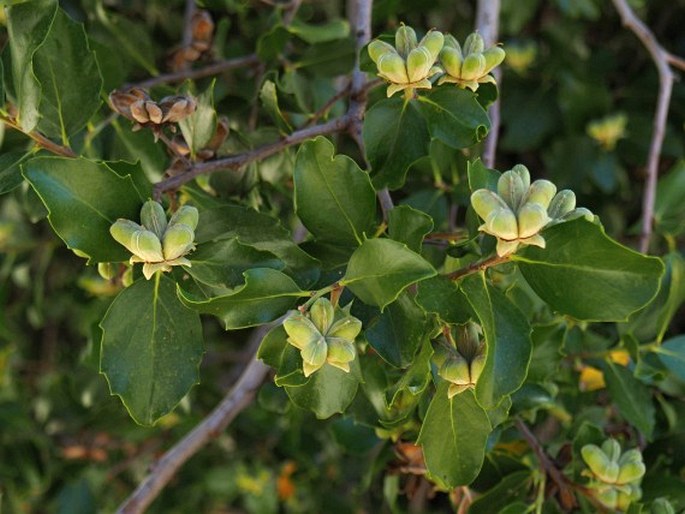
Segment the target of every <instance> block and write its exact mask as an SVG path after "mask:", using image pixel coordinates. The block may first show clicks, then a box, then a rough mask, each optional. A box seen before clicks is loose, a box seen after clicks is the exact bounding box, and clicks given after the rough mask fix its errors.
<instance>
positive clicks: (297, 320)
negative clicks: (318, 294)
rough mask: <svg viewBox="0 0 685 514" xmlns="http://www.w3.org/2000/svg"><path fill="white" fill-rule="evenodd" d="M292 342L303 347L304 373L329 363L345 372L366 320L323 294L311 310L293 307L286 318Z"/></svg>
mask: <svg viewBox="0 0 685 514" xmlns="http://www.w3.org/2000/svg"><path fill="white" fill-rule="evenodd" d="M283 328H284V329H285V331H286V333H287V334H288V343H290V344H291V345H293V346H294V347H295V348H297V349H298V350H300V355H301V356H302V362H303V365H302V368H303V371H304V376H305V377H308V376H310V375H311V374H312V373H314V372H315V371H317V370H319V369H321V367H322V366H323V365H324V364H326V363H328V364H330V365H331V366H334V367H336V368H338V369H341V370H343V371H345V372H348V373H349V371H350V362H352V361H353V360H354V359H355V357H356V355H357V351H356V347H355V345H354V340H355V338H356V337H357V336H358V335H359V332H360V331H361V329H362V322H361V321H359V320H358V319H357V318H355V317H354V316H351V315H350V314H349V312H346V310H345V309H340V308H335V307H333V304H331V302H330V300H328V299H327V298H319V299H318V300H316V301H315V302H314V304H313V305H312V306H311V308H310V309H309V312H308V313H307V314H303V313H301V312H299V311H293V312H291V313H290V315H289V316H288V317H287V318H286V319H285V321H284V322H283Z"/></svg>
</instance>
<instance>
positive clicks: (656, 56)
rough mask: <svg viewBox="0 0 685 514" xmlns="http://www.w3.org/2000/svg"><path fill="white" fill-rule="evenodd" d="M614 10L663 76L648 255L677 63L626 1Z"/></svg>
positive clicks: (644, 235)
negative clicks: (674, 71) (674, 63)
mask: <svg viewBox="0 0 685 514" xmlns="http://www.w3.org/2000/svg"><path fill="white" fill-rule="evenodd" d="M612 1H613V3H614V7H616V10H617V11H618V13H619V14H620V16H621V21H622V23H623V25H624V26H625V27H627V28H628V29H629V30H630V31H631V32H633V34H635V35H636V36H637V37H638V39H639V40H640V41H641V42H642V45H643V46H644V47H645V48H646V49H647V51H648V52H649V55H650V56H651V57H652V61H654V64H655V65H656V68H657V72H658V73H659V93H658V96H657V104H656V112H655V115H654V124H653V132H652V142H651V144H650V145H649V155H648V157H647V181H646V183H645V192H644V196H643V198H642V231H641V233H640V250H641V251H642V252H646V251H647V250H648V249H649V241H650V238H651V236H652V225H653V223H654V203H655V199H656V185H657V179H658V174H659V156H660V154H661V147H662V146H663V142H664V137H665V135H666V122H667V121H668V106H669V104H670V102H671V93H672V91H673V71H672V70H671V68H670V66H669V63H672V62H673V56H671V54H669V53H668V52H667V51H666V50H664V48H663V47H662V46H661V45H660V44H659V42H658V41H657V39H656V37H654V34H652V31H651V30H649V28H648V27H647V25H645V24H644V23H643V22H642V20H640V19H639V18H638V17H637V16H636V15H635V12H634V11H633V10H632V9H631V7H630V6H629V5H628V2H627V1H626V0H612Z"/></svg>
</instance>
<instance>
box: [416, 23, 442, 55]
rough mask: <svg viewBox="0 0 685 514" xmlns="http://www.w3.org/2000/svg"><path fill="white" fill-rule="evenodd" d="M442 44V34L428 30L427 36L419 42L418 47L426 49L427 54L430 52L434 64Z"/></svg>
mask: <svg viewBox="0 0 685 514" xmlns="http://www.w3.org/2000/svg"><path fill="white" fill-rule="evenodd" d="M444 44H445V36H444V35H443V34H442V32H440V31H438V30H429V31H428V34H426V35H425V36H423V39H421V41H420V42H419V47H424V48H426V49H427V50H428V52H430V55H431V58H432V59H433V62H435V60H436V59H437V58H438V55H440V50H442V47H443V45H444Z"/></svg>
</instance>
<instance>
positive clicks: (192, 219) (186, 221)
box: [167, 205, 200, 230]
mask: <svg viewBox="0 0 685 514" xmlns="http://www.w3.org/2000/svg"><path fill="white" fill-rule="evenodd" d="M199 219H200V213H199V212H198V211H197V209H196V208H195V207H193V206H191V205H183V206H181V207H180V208H179V209H178V210H177V211H176V212H175V213H174V215H173V216H171V219H170V220H169V224H168V225H167V228H169V227H172V226H174V225H176V224H183V225H188V226H189V227H190V228H191V229H192V230H195V228H196V227H197V222H198V221H199Z"/></svg>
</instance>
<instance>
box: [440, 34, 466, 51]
mask: <svg viewBox="0 0 685 514" xmlns="http://www.w3.org/2000/svg"><path fill="white" fill-rule="evenodd" d="M444 37H445V41H444V43H443V48H447V47H449V48H454V49H456V50H458V51H459V55H461V54H462V52H461V45H460V44H459V41H457V38H455V37H454V36H453V35H452V34H444Z"/></svg>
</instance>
